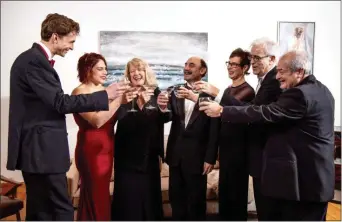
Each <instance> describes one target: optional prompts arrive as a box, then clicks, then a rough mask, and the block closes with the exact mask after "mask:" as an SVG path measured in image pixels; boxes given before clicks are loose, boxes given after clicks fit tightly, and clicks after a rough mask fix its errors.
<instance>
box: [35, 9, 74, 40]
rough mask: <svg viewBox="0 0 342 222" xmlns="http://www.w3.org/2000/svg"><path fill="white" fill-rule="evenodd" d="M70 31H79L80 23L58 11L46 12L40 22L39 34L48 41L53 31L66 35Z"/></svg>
mask: <svg viewBox="0 0 342 222" xmlns="http://www.w3.org/2000/svg"><path fill="white" fill-rule="evenodd" d="M71 32H76V34H77V35H78V34H79V33H80V25H79V24H78V23H77V22H75V21H74V20H72V19H70V18H68V17H66V16H65V15H60V14H58V13H54V14H48V15H47V16H46V18H45V20H44V21H43V22H42V27H41V31H40V36H41V38H42V40H44V41H49V39H50V38H51V36H52V34H53V33H57V34H58V35H59V36H66V35H68V34H69V33H71Z"/></svg>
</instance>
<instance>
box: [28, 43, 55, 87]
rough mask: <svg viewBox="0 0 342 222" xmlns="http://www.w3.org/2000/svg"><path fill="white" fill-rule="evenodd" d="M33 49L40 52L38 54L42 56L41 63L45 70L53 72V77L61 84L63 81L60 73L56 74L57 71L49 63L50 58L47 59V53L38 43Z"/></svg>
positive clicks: (34, 44)
mask: <svg viewBox="0 0 342 222" xmlns="http://www.w3.org/2000/svg"><path fill="white" fill-rule="evenodd" d="M32 48H35V49H36V50H38V52H39V53H40V54H41V55H42V56H41V62H42V63H43V65H44V66H45V68H47V69H48V70H50V71H51V72H53V75H54V77H55V78H56V79H57V81H58V82H61V80H60V79H59V76H58V73H57V72H56V70H55V69H54V68H53V67H52V66H51V64H50V63H49V60H48V58H46V53H45V52H44V51H43V49H42V48H41V47H40V45H39V44H37V43H33V45H32Z"/></svg>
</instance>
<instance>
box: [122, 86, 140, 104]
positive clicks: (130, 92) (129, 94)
mask: <svg viewBox="0 0 342 222" xmlns="http://www.w3.org/2000/svg"><path fill="white" fill-rule="evenodd" d="M138 93H139V88H138V87H134V86H129V88H128V89H127V90H126V92H125V93H124V95H123V98H122V101H121V103H122V104H127V103H129V102H132V101H133V99H135V98H136V97H137V96H138Z"/></svg>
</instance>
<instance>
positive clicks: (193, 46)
mask: <svg viewBox="0 0 342 222" xmlns="http://www.w3.org/2000/svg"><path fill="white" fill-rule="evenodd" d="M207 51H208V33H200V32H140V31H100V53H101V54H102V55H103V56H104V57H105V58H106V60H107V66H108V76H107V81H106V83H105V84H104V85H105V86H106V85H108V84H110V83H111V82H113V81H116V80H117V79H118V78H120V77H121V76H122V75H123V73H124V70H125V66H126V64H127V62H128V61H129V60H131V59H132V58H134V57H138V58H141V59H143V60H145V61H146V62H147V63H148V64H149V65H150V67H151V68H152V69H153V70H154V72H155V74H156V78H157V81H158V86H159V88H160V89H165V88H167V87H168V86H171V85H175V84H180V83H184V74H183V68H184V63H185V62H186V61H187V59H188V58H189V57H191V56H199V57H201V58H203V59H204V60H205V61H207V57H208V56H207V55H208V53H207ZM204 80H205V81H208V73H207V74H206V76H205V78H204Z"/></svg>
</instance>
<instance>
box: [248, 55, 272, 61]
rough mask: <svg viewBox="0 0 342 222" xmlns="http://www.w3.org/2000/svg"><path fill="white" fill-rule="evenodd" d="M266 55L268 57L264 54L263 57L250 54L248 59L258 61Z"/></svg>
mask: <svg viewBox="0 0 342 222" xmlns="http://www.w3.org/2000/svg"><path fill="white" fill-rule="evenodd" d="M266 57H269V55H265V56H263V57H260V56H256V55H250V56H248V59H250V60H251V61H252V60H254V61H255V62H259V61H260V60H261V59H264V58H266Z"/></svg>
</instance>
